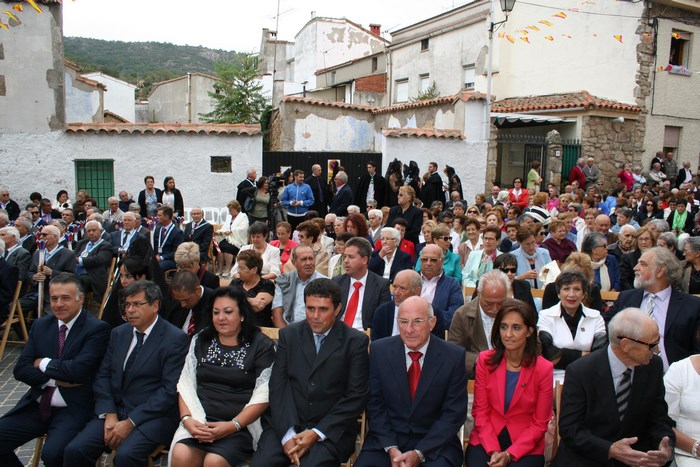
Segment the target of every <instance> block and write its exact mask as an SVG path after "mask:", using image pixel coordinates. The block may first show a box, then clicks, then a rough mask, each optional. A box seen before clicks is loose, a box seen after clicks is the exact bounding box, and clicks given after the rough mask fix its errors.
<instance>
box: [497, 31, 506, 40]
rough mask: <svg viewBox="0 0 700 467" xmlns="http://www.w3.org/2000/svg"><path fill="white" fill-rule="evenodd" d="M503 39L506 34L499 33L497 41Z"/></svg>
mask: <svg viewBox="0 0 700 467" xmlns="http://www.w3.org/2000/svg"><path fill="white" fill-rule="evenodd" d="M504 37H506V33H505V32H503V31H501V32H499V33H498V38H499V39H503V38H504Z"/></svg>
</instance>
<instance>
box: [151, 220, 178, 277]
mask: <svg viewBox="0 0 700 467" xmlns="http://www.w3.org/2000/svg"><path fill="white" fill-rule="evenodd" d="M158 222H159V224H160V225H158V226H157V227H156V230H155V232H153V251H155V254H156V260H157V261H158V265H159V266H160V269H161V270H163V271H167V270H168V269H175V266H176V264H175V251H176V250H177V246H178V245H179V244H180V243H182V242H184V241H185V236H184V234H183V233H182V230H180V227H178V226H177V225H175V223H174V222H173V208H171V207H170V206H163V207H161V208H158Z"/></svg>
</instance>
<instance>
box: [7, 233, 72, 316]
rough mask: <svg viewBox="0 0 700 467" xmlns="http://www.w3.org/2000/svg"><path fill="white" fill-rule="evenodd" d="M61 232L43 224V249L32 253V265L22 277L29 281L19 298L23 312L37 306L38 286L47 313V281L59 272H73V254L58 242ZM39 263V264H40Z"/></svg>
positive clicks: (48, 308)
mask: <svg viewBox="0 0 700 467" xmlns="http://www.w3.org/2000/svg"><path fill="white" fill-rule="evenodd" d="M60 235H61V232H60V231H59V230H58V227H55V226H53V225H47V226H44V228H43V229H42V230H41V239H42V240H43V241H44V242H45V245H46V248H45V249H44V251H40V250H39V249H37V250H36V251H35V252H34V254H33V255H32V265H31V266H30V267H29V272H27V276H26V277H25V278H24V280H25V281H26V282H28V283H29V286H30V291H29V292H28V293H26V294H25V295H24V296H23V297H22V298H21V299H20V304H21V305H22V310H23V311H24V313H25V314H27V313H29V312H30V311H32V310H35V309H36V308H37V303H38V302H37V300H38V297H39V293H38V290H39V289H38V288H39V286H43V287H44V310H45V311H46V312H47V313H49V312H50V311H51V310H50V305H49V294H48V283H49V280H51V277H53V275H54V274H57V273H59V272H70V273H75V255H74V254H73V252H72V251H71V250H69V249H68V248H64V247H62V246H61V245H59V244H58V242H59V241H60ZM40 263H41V266H40Z"/></svg>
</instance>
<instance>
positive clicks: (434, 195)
mask: <svg viewBox="0 0 700 467" xmlns="http://www.w3.org/2000/svg"><path fill="white" fill-rule="evenodd" d="M437 170H438V165H437V162H429V163H428V173H429V174H430V176H429V177H428V181H427V182H426V183H425V184H424V185H423V188H422V189H421V192H420V196H421V198H420V200H421V201H422V202H423V206H425V207H427V208H430V206H431V205H432V204H433V201H440V202H441V203H442V204H443V205H444V204H445V194H444V192H443V190H442V178H440V174H439V173H438V171H437Z"/></svg>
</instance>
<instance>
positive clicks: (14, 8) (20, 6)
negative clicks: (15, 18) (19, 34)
mask: <svg viewBox="0 0 700 467" xmlns="http://www.w3.org/2000/svg"><path fill="white" fill-rule="evenodd" d="M12 9H13V10H16V11H19V12H22V11H23V10H24V9H23V8H22V5H21V4H19V3H18V4H16V5H15V6H13V7H12Z"/></svg>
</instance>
